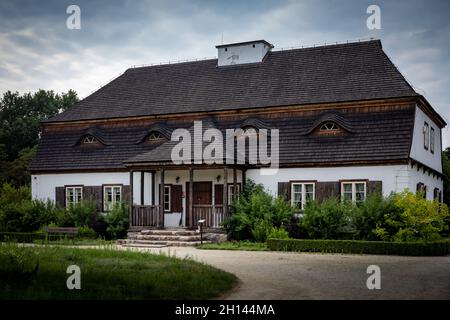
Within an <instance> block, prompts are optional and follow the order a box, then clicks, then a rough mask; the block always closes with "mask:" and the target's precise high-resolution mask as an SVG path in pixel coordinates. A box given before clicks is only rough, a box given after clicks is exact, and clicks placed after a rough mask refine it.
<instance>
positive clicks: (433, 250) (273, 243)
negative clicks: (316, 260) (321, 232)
mask: <svg viewBox="0 0 450 320" xmlns="http://www.w3.org/2000/svg"><path fill="white" fill-rule="evenodd" d="M267 246H268V248H269V250H274V251H299V252H328V253H357V254H361V253H366V254H392V255H405V256H438V255H446V254H448V253H450V252H449V248H448V243H447V242H444V241H436V242H386V241H360V240H300V239H289V240H279V239H269V240H267Z"/></svg>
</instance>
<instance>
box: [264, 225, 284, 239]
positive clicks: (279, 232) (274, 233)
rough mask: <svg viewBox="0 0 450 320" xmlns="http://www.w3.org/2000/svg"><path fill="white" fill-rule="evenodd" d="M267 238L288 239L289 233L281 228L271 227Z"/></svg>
mask: <svg viewBox="0 0 450 320" xmlns="http://www.w3.org/2000/svg"><path fill="white" fill-rule="evenodd" d="M267 239H289V233H288V232H287V231H286V230H285V229H283V228H275V227H273V228H272V230H270V233H269V235H268V236H267Z"/></svg>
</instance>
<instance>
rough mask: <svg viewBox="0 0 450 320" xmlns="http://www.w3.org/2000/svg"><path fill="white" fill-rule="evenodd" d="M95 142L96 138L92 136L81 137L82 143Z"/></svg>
mask: <svg viewBox="0 0 450 320" xmlns="http://www.w3.org/2000/svg"><path fill="white" fill-rule="evenodd" d="M96 142H97V139H95V137H94V136H86V137H84V139H83V143H85V144H92V143H96Z"/></svg>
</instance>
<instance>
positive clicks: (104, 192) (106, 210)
mask: <svg viewBox="0 0 450 320" xmlns="http://www.w3.org/2000/svg"><path fill="white" fill-rule="evenodd" d="M116 187H119V188H120V201H119V203H120V202H122V199H123V184H104V185H102V209H103V211H104V212H109V211H111V209H112V208H113V207H114V205H115V204H116V203H117V201H116V200H115V199H114V190H113V189H112V190H111V197H112V198H111V200H112V201H111V208H107V201H106V190H105V189H106V188H116ZM131 192H133V190H131Z"/></svg>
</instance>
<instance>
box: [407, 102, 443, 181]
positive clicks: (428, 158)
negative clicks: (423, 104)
mask: <svg viewBox="0 0 450 320" xmlns="http://www.w3.org/2000/svg"><path fill="white" fill-rule="evenodd" d="M424 122H427V123H428V125H429V126H430V132H431V128H434V130H435V143H434V154H433V153H431V151H430V148H428V150H426V149H425V148H424V137H423V126H424ZM410 157H411V158H412V159H415V160H417V161H419V162H421V163H423V164H425V165H427V166H429V167H430V168H433V169H434V170H437V171H439V172H442V162H441V129H440V128H439V127H438V126H437V125H436V123H434V122H433V121H432V120H431V119H430V117H428V116H427V115H426V114H425V113H424V112H423V111H422V109H420V108H419V107H417V106H416V117H415V120H414V134H413V141H412V145H411V153H410Z"/></svg>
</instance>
